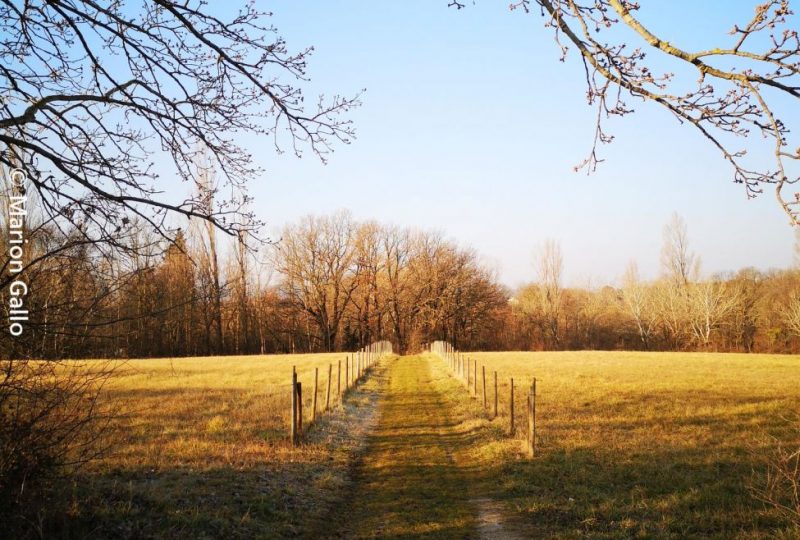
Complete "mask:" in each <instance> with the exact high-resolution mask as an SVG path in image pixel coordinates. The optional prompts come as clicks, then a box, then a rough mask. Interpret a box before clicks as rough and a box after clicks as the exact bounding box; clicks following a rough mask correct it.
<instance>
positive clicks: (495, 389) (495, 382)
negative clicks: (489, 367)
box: [494, 371, 497, 418]
mask: <svg viewBox="0 0 800 540" xmlns="http://www.w3.org/2000/svg"><path fill="white" fill-rule="evenodd" d="M494 417H495V418H497V372H496V371H495V372H494Z"/></svg>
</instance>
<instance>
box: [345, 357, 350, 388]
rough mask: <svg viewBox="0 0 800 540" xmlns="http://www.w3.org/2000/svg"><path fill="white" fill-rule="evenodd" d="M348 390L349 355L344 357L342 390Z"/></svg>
mask: <svg viewBox="0 0 800 540" xmlns="http://www.w3.org/2000/svg"><path fill="white" fill-rule="evenodd" d="M348 388H350V355H349V354H348V355H347V356H345V357H344V389H345V390H347V389H348Z"/></svg>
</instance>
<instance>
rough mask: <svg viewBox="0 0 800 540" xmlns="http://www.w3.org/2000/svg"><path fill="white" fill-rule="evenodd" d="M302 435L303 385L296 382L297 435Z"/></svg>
mask: <svg viewBox="0 0 800 540" xmlns="http://www.w3.org/2000/svg"><path fill="white" fill-rule="evenodd" d="M302 434H303V383H301V382H300V381H297V435H298V436H299V435H302Z"/></svg>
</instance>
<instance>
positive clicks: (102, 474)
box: [65, 352, 800, 538]
mask: <svg viewBox="0 0 800 540" xmlns="http://www.w3.org/2000/svg"><path fill="white" fill-rule="evenodd" d="M468 356H469V357H470V358H474V359H476V360H477V361H478V366H479V370H480V367H481V366H482V365H486V367H487V383H489V388H488V397H489V400H488V401H489V412H484V411H483V409H482V398H481V399H477V400H476V399H470V398H469V397H468V395H469V394H468V393H467V392H466V391H465V389H464V388H463V386H460V385H458V384H455V383H450V384H449V385H448V384H447V383H444V382H441V381H444V380H447V379H448V378H451V377H452V374H450V375H448V373H450V372H449V370H448V369H447V367H446V364H445V362H444V361H442V360H441V359H440V358H439V357H436V356H434V355H425V356H424V357H423V358H424V359H425V360H424V361H425V362H428V363H430V366H431V367H430V369H431V370H432V371H431V373H432V375H431V376H432V377H433V380H434V383H433V384H434V386H435V388H436V389H437V390H436V391H437V392H440V395H441V396H447V398H446V400H445V401H442V403H449V405H448V406H447V408H448V410H447V411H442V422H443V423H445V424H446V423H447V422H448V420H447V419H448V418H462V420H460V421H459V422H461V423H458V422H456V423H457V424H458V426H460V427H456V428H452V429H456V431H459V433H460V432H461V431H464V430H466V431H464V433H463V434H462V435H459V437H455V436H454V437H451V438H446V437H445V439H447V441H450V440H451V439H452V441H454V442H453V446H452V448H448V449H447V450H448V453H449V454H450V458H449V459H451V460H452V462H453V463H455V464H457V466H458V467H459V468H458V471H460V472H459V473H458V474H455V472H449V471H448V470H443V472H442V471H440V472H441V474H442V476H443V478H444V479H449V480H448V481H449V482H450V484H447V483H446V482H445V483H443V484H442V486H443V487H442V489H450V490H451V491H452V492H453V493H462V492H463V493H469V492H470V491H472V489H473V488H474V491H475V492H476V493H477V492H480V493H482V496H488V497H489V498H490V499H491V500H492V501H497V502H498V503H500V504H501V505H502V507H503V508H504V509H505V510H504V512H505V516H504V518H503V519H504V520H505V525H506V528H507V530H510V531H517V532H519V534H520V535H521V536H522V537H531V538H539V537H542V538H553V537H555V538H581V537H586V536H589V537H592V538H632V537H641V538H653V537H655V538H686V537H696V536H702V537H712V538H713V537H715V538H732V537H737V538H767V537H779V538H780V537H783V538H792V535H793V532H792V531H791V530H790V529H789V524H788V522H787V521H785V520H784V519H782V518H781V517H779V516H778V515H777V514H776V513H774V512H773V511H770V510H768V509H766V508H765V506H764V505H763V504H762V503H760V502H759V501H757V500H756V499H755V498H754V497H753V496H752V494H751V493H750V492H749V489H748V486H749V485H751V484H756V485H757V484H758V483H759V482H761V481H762V480H763V478H762V476H763V470H764V468H763V465H762V463H761V461H760V458H761V456H763V455H765V454H767V453H768V451H769V449H770V448H771V447H772V446H773V445H774V444H775V439H772V438H771V437H776V438H777V440H783V441H786V442H792V443H793V444H797V445H800V441H797V440H796V439H797V437H796V434H797V432H796V431H795V432H794V435H792V431H791V429H790V424H789V422H787V420H786V418H790V417H791V415H792V413H796V412H797V411H798V410H799V409H800V395H799V394H800V392H798V391H797V381H798V380H800V357H797V356H778V355H774V356H772V355H732V354H694V353H617V352H564V353H516V352H505V353H475V354H468ZM344 358H345V355H344V354H318V355H296V356H288V355H286V356H253V357H227V358H222V357H220V358H190V359H173V360H169V359H165V360H131V361H127V362H123V363H120V364H118V365H117V371H116V373H115V375H114V376H113V377H112V379H111V380H110V381H109V383H108V385H107V388H106V399H108V400H112V401H113V403H115V404H116V407H117V410H118V413H119V416H118V418H117V419H116V420H114V428H115V429H114V430H113V431H112V432H111V433H110V434H109V435H108V436H107V438H106V442H107V443H109V445H110V448H111V453H110V454H109V455H108V456H106V457H104V458H103V459H101V460H99V461H96V462H94V463H93V464H92V465H91V466H90V467H89V468H88V469H87V470H85V471H84V473H82V475H81V476H80V478H79V480H78V481H77V482H75V484H74V485H73V487H72V490H71V493H72V501H71V504H72V509H71V513H72V517H73V518H74V519H72V520H71V521H70V525H69V527H70V528H71V529H72V531H71V532H73V533H76V532H77V533H81V534H90V533H92V531H94V534H97V535H99V537H107V536H114V537H119V538H139V537H198V538H201V537H206V538H220V537H226V538H250V537H294V536H305V537H310V536H313V535H318V534H321V533H320V531H323V532H324V531H326V530H327V529H326V523H328V522H331V523H336V524H337V527H341V526H342V525H343V523H344V524H345V525H346V524H347V523H348V518H347V516H346V515H344V514H341V509H342V508H348V506H347V505H348V500H349V498H350V493H351V492H352V490H353V489H361V490H362V491H363V490H365V489H367V488H366V487H365V486H363V485H362V486H361V487H360V488H354V486H353V483H352V482H353V479H352V478H351V474H352V467H353V464H354V459H355V456H357V455H358V454H359V452H360V451H361V445H362V444H363V440H364V436H365V433H367V432H368V431H369V430H371V429H373V427H374V424H373V423H372V421H373V420H372V419H371V418H373V417H374V415H373V413H374V403H375V402H374V401H373V399H374V392H372V390H374V389H375V388H376V387H377V386H378V385H389V384H390V382H389V381H388V378H387V376H386V374H385V373H383V370H384V369H386V368H387V366H392V365H394V364H393V362H392V361H384V362H382V364H381V367H379V368H377V372H376V376H374V377H370V379H369V381H368V382H367V383H366V385H365V387H364V388H365V390H364V391H358V392H354V393H351V394H350V396H349V397H348V399H347V400H346V406H345V407H340V406H338V402H339V401H338V399H335V396H336V384H335V380H336V366H337V362H338V361H339V360H342V361H344ZM404 361H410V360H407V359H406V358H400V359H398V360H395V362H404ZM418 362H419V361H418ZM329 364H333V365H334V369H333V374H334V385H333V387H332V392H331V394H332V397H331V403H332V404H333V403H336V404H337V406H336V409H335V411H334V412H333V414H330V415H325V416H324V417H323V419H322V420H321V421H320V422H319V423H318V425H317V427H316V428H312V429H311V431H310V433H309V434H308V436H307V439H306V441H307V442H306V443H305V444H303V445H302V446H301V447H299V448H296V449H292V448H291V446H290V445H289V444H288V437H287V435H288V434H287V427H288V424H289V417H288V415H289V399H290V396H289V385H290V381H291V372H292V366H296V367H297V370H298V374H299V379H300V380H301V381H302V382H303V387H304V398H305V399H304V401H305V412H306V415H305V418H306V422H308V421H309V420H310V414H311V413H310V411H311V399H312V397H311V389H312V388H313V372H314V368H315V367H318V368H320V383H319V388H320V391H319V407H320V408H322V407H323V406H324V403H325V389H326V384H327V369H328V365H329ZM423 364H424V363H423ZM423 364H420V365H423ZM495 369H496V370H497V371H498V374H499V383H500V391H499V396H500V400H499V412H500V415H499V417H498V418H492V416H493V415H492V414H491V408H492V403H493V385H492V384H491V381H492V377H491V375H492V372H493V371H494V370H495ZM479 372H480V371H479ZM437 374H438V375H437ZM342 375H343V382H344V367H343V369H342ZM512 376H513V377H514V380H515V386H516V388H517V393H516V411H517V417H516V418H517V422H516V423H517V430H518V433H517V438H516V439H509V438H508V437H506V434H505V431H506V429H507V427H508V379H509V378H510V377H512ZM533 376H535V377H537V379H538V394H539V395H538V399H537V404H538V417H537V425H538V435H539V436H538V441H537V455H536V457H535V458H534V459H532V460H531V459H528V458H527V456H526V455H525V453H524V451H523V448H524V446H523V443H522V437H523V436H524V431H525V429H526V423H525V420H524V403H525V396H526V392H527V388H528V386H529V384H530V381H531V379H532V377H533ZM437 377H438V379H437ZM436 381H439V382H436ZM391 384H399V383H391ZM382 387H383V386H382ZM386 388H388V386H387V387H386ZM478 390H479V392H478V393H479V395H481V393H482V385H480V384H479V387H478ZM416 409H417V408H416V407H409V410H408V411H407V414H408V415H409V418H412V419H413V418H416V416H414V415H417V414H419V411H418V410H416ZM385 414H389V413H388V412H385ZM391 414H394V415H395V416H396V415H402V414H403V411H401V410H395V409H392V411H391ZM370 415H373V416H370ZM469 417H471V418H472V420H464V419H465V418H469ZM401 421H402V422H405V420H402V419H400V420H398V422H401ZM409 422H411V420H409ZM411 423H412V424H413V423H414V422H411ZM448 425H449V424H448ZM442 429H444V428H442ZM447 429H451V428H447ZM792 437H794V438H792ZM443 440H444V439H443ZM436 441H438V439H433V442H436ZM436 444H439V443H438V442H436ZM444 444H450V443H449V442H445V443H444ZM380 448H381V447H379V448H378V450H380ZM414 448H416V447H413V448H412V447H409V449H410V450H413V449H414ZM390 450H391V449H390ZM410 450H409V451H410ZM373 451H374V449H373ZM412 458H413V456H412ZM372 465H374V466H376V467H377V466H378V465H379V464H372ZM384 465H385V466H386V467H389V466H391V465H392V463H390V462H387V463H386V464H384ZM366 470H368V471H369V470H370V469H366ZM375 470H379V469H375ZM386 470H389V469H386ZM431 470H432V471H433V472H435V471H434V470H433V469H431ZM429 473H430V474H432V472H430V471H429ZM429 473H425V474H429ZM362 474H363V473H362ZM392 478H393V477H392ZM394 481H395V484H391V483H386V484H385V485H384V484H376V485H374V486H373V485H370V486H368V490H367V491H368V492H369V490H372V491H371V492H369V493H371V495H370V500H373V501H374V504H375V505H379V503H380V502H381V501H390V502H391V503H392V504H393V503H394V499H393V497H396V494H397V493H405V492H406V490H408V491H409V492H414V489H416V488H414V486H411V485H408V483H409V482H411V483H413V482H416V481H420V482H422V484H420V486H421V487H422V488H424V485H423V484H425V485H427V483H428V482H427V480H424V479H422V480H419V479H416V480H415V477H409V478H400V477H398V478H396V479H395V480H394ZM398 482H399V483H398ZM403 482H406V484H402V483H403ZM356 484H357V485H360V484H358V482H356ZM398 486H399V487H398ZM389 488H392V489H394V491H392V490H391V489H389ZM401 488H402V489H401ZM384 491H385V493H384ZM364 504H366V503H364ZM386 504H389V503H388V502H387V503H386ZM424 507H425V505H423V506H421V507H420V508H424ZM359 508H360V507H359ZM366 508H367V509H368V508H369V507H366ZM447 508H448V507H447V505H445V506H443V507H442V508H440V510H441V512H444V513H446V509H447ZM452 508H453V509H458V511H459V512H462V513H463V512H464V511H466V510H465V507H463V505H462V504H461V503H457V501H455V499H454V502H453V504H452ZM361 510H364V508H362V509H361ZM409 512H411V510H409ZM441 512H440V513H441ZM418 514H419V515H427V513H421V510H420V511H418ZM456 514H457V512H455V510H454V514H453V515H454V516H455V517H458V516H461V514H458V516H456ZM347 515H349V514H347ZM409 515H410V516H412V517H413V516H414V515H417V514H413V513H411V514H409ZM455 517H453V520H454V522H457V520H456V519H455ZM365 519H366V518H365ZM370 519H372V518H370ZM448 519H449V518H448ZM459 519H461V520H462V521H463V523H461V525H460V526H461V527H463V530H464V531H466V532H465V534H468V533H469V531H470V527H472V525H470V524H471V523H473V521H471V519H470V518H469V517H468V516H466V515H464V516H461V517H460V518H459ZM378 521H380V520H378ZM364 523H367V522H364ZM443 523H444V522H443ZM448 523H449V521H448ZM351 526H355V525H352V524H351ZM419 526H420V527H423V528H424V527H426V526H427V527H430V530H439V531H440V533H441V534H444V532H443V531H445V529H441V526H442V524H441V523H438V524H436V526H438V527H440V528H439V529H436V528H435V526H434V524H429V525H424V524H420V525H419ZM365 527H366V525H365ZM365 530H366V529H365ZM409 530H411V529H409ZM415 530H416V529H415ZM458 530H460V529H458ZM451 532H452V531H451ZM66 535H68V534H65V536H66ZM442 537H446V534H444V536H442Z"/></svg>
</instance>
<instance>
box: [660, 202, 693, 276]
mask: <svg viewBox="0 0 800 540" xmlns="http://www.w3.org/2000/svg"><path fill="white" fill-rule="evenodd" d="M699 264H700V261H699V259H698V258H697V256H696V255H695V254H694V253H693V252H692V251H690V250H689V233H688V229H687V227H686V221H684V219H683V218H682V217H681V216H679V215H678V214H677V213H673V214H672V217H671V218H670V220H669V222H668V223H667V224H666V225H664V237H663V243H662V244H661V268H662V270H663V271H664V275H665V276H666V277H667V279H669V280H670V281H671V282H672V283H673V284H674V285H676V286H678V287H685V286H687V285H688V284H689V281H691V280H692V279H693V278H695V277H696V275H697V272H698V270H699Z"/></svg>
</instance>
